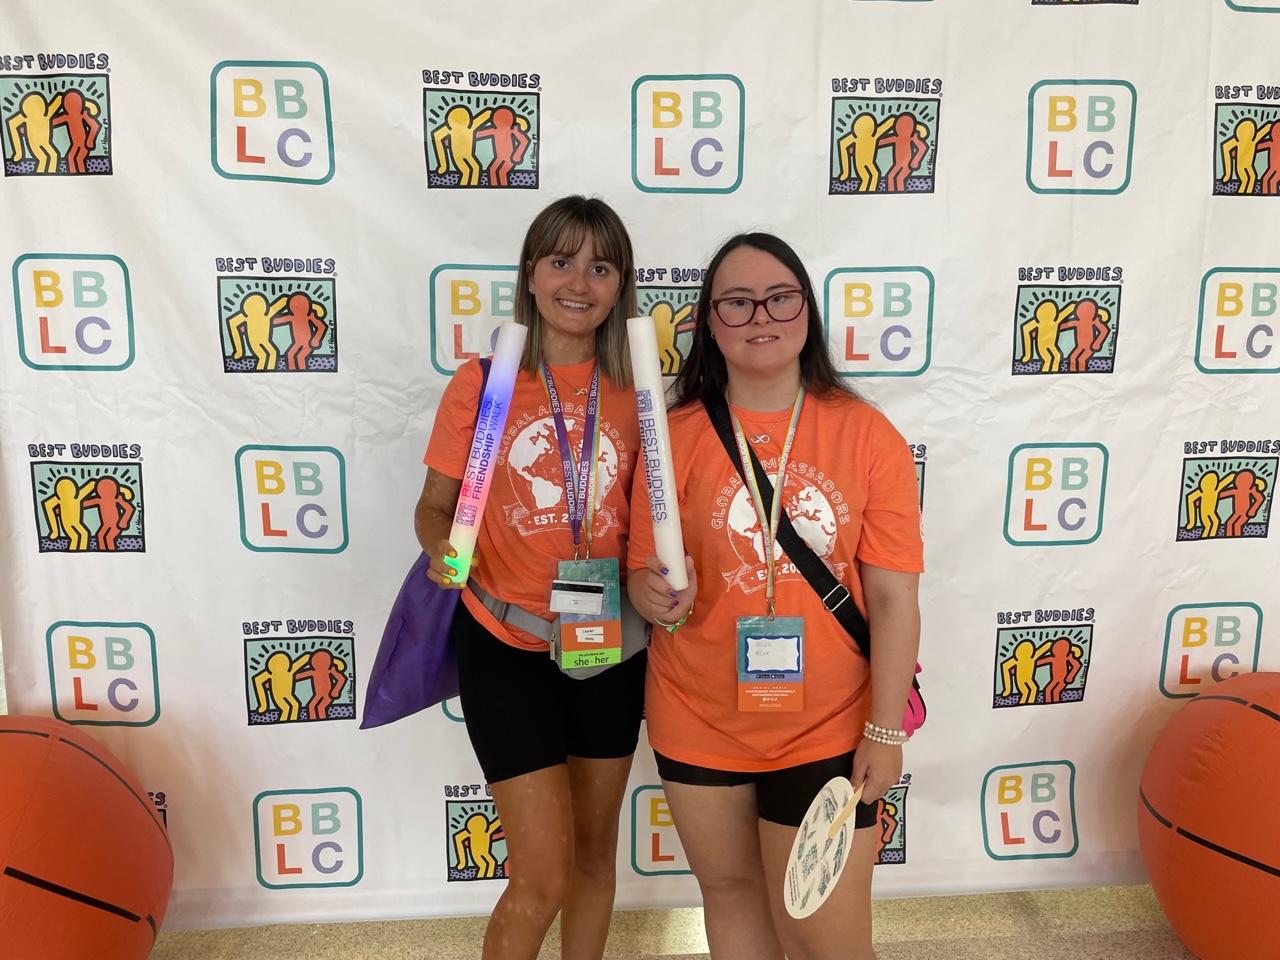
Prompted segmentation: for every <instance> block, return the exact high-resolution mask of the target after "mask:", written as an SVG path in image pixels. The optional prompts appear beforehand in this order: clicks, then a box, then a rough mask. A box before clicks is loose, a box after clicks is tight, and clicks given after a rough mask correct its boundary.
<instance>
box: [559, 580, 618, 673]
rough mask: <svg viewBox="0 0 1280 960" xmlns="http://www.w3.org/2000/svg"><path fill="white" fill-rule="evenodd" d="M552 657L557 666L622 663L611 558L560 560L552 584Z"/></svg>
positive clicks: (598, 665) (563, 667) (616, 599)
mask: <svg viewBox="0 0 1280 960" xmlns="http://www.w3.org/2000/svg"><path fill="white" fill-rule="evenodd" d="M551 612H552V613H554V614H556V615H557V616H556V620H555V623H554V624H553V625H552V630H551V658H552V659H553V660H555V661H556V664H557V665H558V666H559V667H560V669H561V670H564V671H566V672H571V671H573V670H581V669H585V668H587V667H607V666H612V665H613V664H616V663H621V662H622V584H621V580H620V578H619V575H618V560H617V558H616V557H606V558H604V559H602V560H562V561H560V565H559V568H558V570H557V572H556V579H555V580H554V581H553V582H552V585H551Z"/></svg>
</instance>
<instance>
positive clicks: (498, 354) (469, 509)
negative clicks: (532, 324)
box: [437, 321, 529, 583]
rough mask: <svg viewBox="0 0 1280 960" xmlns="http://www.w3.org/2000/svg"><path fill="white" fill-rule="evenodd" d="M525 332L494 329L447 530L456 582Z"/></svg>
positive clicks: (519, 327)
mask: <svg viewBox="0 0 1280 960" xmlns="http://www.w3.org/2000/svg"><path fill="white" fill-rule="evenodd" d="M528 332H529V328H528V327H526V326H524V325H523V324H520V323H515V322H513V321H507V322H506V323H503V324H501V325H500V326H499V327H498V339H497V343H496V344H495V346H494V348H493V364H492V366H490V367H489V379H488V380H487V381H485V386H484V394H483V395H482V396H481V397H480V415H479V416H478V417H477V418H476V435H475V438H474V439H473V440H472V441H471V453H470V455H469V456H468V457H467V470H466V473H464V474H463V475H462V490H461V491H460V492H459V494H458V506H457V509H455V510H454V512H453V527H452V528H451V529H450V530H449V545H450V546H451V547H453V549H454V550H455V551H456V552H457V554H458V555H457V556H456V557H445V558H443V559H444V562H445V564H446V565H447V566H449V568H450V569H451V570H452V576H451V577H450V579H451V580H453V582H455V583H466V582H467V576H468V574H469V573H470V572H471V557H472V554H473V553H474V552H475V546H476V535H477V534H478V533H479V532H480V518H481V517H482V516H483V515H484V505H485V501H487V500H488V499H489V485H490V482H491V481H492V480H493V469H494V466H495V461H496V460H497V457H498V447H499V446H500V445H501V443H502V431H503V430H504V429H506V425H507V414H508V413H509V412H510V410H511V391H512V390H513V389H514V388H515V385H516V374H517V373H519V372H520V357H521V355H522V354H523V353H524V339H525V335H526V334H527V333H528ZM452 412H453V411H449V410H441V411H440V412H439V413H438V414H437V416H449V415H450V414H451V413H452Z"/></svg>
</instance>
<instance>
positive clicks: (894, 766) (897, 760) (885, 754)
mask: <svg viewBox="0 0 1280 960" xmlns="http://www.w3.org/2000/svg"><path fill="white" fill-rule="evenodd" d="M901 779H902V748H901V747H891V746H889V745H888V744H884V743H875V742H874V741H872V740H867V739H863V741H862V742H861V743H859V744H858V749H857V752H856V753H854V755H853V777H852V778H851V781H850V782H852V783H853V789H855V790H857V789H858V787H859V785H861V787H862V796H861V798H860V799H861V802H863V803H875V802H876V801H877V800H879V799H880V798H881V797H883V796H884V795H885V794H886V793H888V791H889V788H890V787H892V786H894V785H895V784H896V783H897V782H898V781H899V780H901Z"/></svg>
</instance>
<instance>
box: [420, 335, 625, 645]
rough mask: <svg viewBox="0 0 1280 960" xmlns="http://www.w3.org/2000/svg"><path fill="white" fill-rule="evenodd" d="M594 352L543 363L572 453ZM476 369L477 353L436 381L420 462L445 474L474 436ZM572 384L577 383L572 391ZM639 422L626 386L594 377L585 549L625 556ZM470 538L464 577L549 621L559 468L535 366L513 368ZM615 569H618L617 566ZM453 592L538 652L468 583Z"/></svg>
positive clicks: (458, 467) (559, 539) (460, 467)
mask: <svg viewBox="0 0 1280 960" xmlns="http://www.w3.org/2000/svg"><path fill="white" fill-rule="evenodd" d="M594 367H595V361H594V360H588V361H586V362H585V363H576V364H565V365H563V366H556V365H552V367H551V372H552V376H553V377H554V378H555V384H556V389H557V391H558V393H559V395H560V403H561V404H562V407H563V409H564V418H565V426H566V427H568V430H569V438H570V439H569V443H570V447H571V449H572V450H573V456H574V461H575V462H576V461H577V458H578V457H579V456H581V454H582V427H583V420H584V418H585V417H586V412H587V411H586V407H587V388H588V387H590V385H591V373H592V370H593V369H594ZM481 378H482V372H481V369H480V361H479V360H470V361H468V362H467V363H465V364H463V365H462V367H461V368H459V370H458V371H457V372H456V373H455V374H454V375H453V379H452V380H450V381H449V385H448V386H447V387H445V391H444V396H443V397H441V398H440V407H439V412H438V413H437V414H436V422H435V425H434V426H433V427H432V429H431V440H430V442H429V443H428V444H427V453H426V456H425V457H424V458H423V462H424V463H425V464H426V465H427V466H428V467H430V468H431V469H432V470H435V471H437V472H439V473H442V474H444V475H445V476H447V477H452V478H453V479H455V480H458V479H461V478H462V475H463V474H464V473H465V472H466V467H467V456H468V455H469V454H470V452H471V441H472V438H473V437H474V436H475V421H476V408H477V406H478V404H479V400H480V382H481ZM578 391H581V392H580V393H579V392H578ZM639 446H640V428H639V425H638V423H637V421H636V400H635V391H634V390H632V389H630V388H622V387H618V386H615V385H614V384H613V383H612V382H611V381H609V380H608V379H607V378H606V377H605V376H604V375H603V374H601V376H600V455H599V457H598V460H597V462H598V470H599V473H598V475H597V478H596V483H597V485H598V492H597V503H598V506H597V508H596V513H595V520H594V522H593V523H592V527H591V529H592V543H591V556H592V557H597V558H602V557H618V558H619V562H620V565H621V564H622V563H624V562H625V558H626V549H627V539H626V538H627V526H628V521H629V519H630V516H631V477H632V473H633V472H634V468H635V460H636V450H637V449H638V448H639ZM492 476H493V480H492V481H491V484H492V485H491V486H490V487H489V499H488V500H487V501H486V503H485V508H484V517H483V519H482V520H481V522H480V531H479V534H478V536H477V538H476V554H477V555H478V556H479V557H480V564H479V565H478V566H477V568H476V570H475V572H474V573H473V574H472V578H473V579H474V580H475V581H476V582H477V583H479V585H480V586H481V587H483V588H484V589H485V590H486V591H488V592H489V593H490V594H492V595H493V596H495V597H497V598H498V599H500V600H505V601H507V602H508V603H514V604H516V605H517V606H520V607H523V608H524V609H525V610H528V611H529V612H530V613H535V614H537V615H538V616H540V617H542V618H544V619H546V620H548V621H550V620H552V619H554V616H555V615H554V614H553V613H551V610H550V609H549V607H548V604H549V603H550V600H551V581H552V580H553V579H554V578H555V576H556V567H557V564H558V563H559V561H561V560H572V559H573V533H572V531H571V528H570V526H569V509H568V501H567V500H566V498H565V491H564V469H563V465H562V463H561V460H560V445H559V443H558V442H557V440H556V425H555V419H554V417H553V416H552V414H551V404H550V403H549V402H548V400H547V394H546V391H545V390H544V389H543V387H542V382H541V380H539V378H538V377H537V375H536V374H530V373H527V372H525V371H524V370H521V371H520V373H519V374H518V375H517V376H516V383H515V389H514V390H513V391H512V395H511V408H510V413H509V415H508V417H507V425H506V429H505V430H504V431H503V435H502V442H501V444H500V445H499V450H498V457H497V461H496V465H495V469H494V471H493V474H492ZM622 573H623V576H624V577H625V570H624V571H622ZM462 600H463V602H464V603H465V604H466V605H467V609H468V610H470V611H471V613H472V614H473V615H474V616H475V617H476V619H477V620H479V621H480V623H481V624H482V625H483V626H484V627H485V628H486V629H487V630H489V631H490V632H491V633H493V634H494V635H495V636H496V637H498V638H499V639H501V640H503V641H504V642H506V643H509V644H511V645H512V646H513V647H519V648H521V649H526V650H544V651H545V650H547V649H548V647H547V644H546V643H545V642H543V641H541V640H538V639H537V638H536V637H534V636H533V635H532V634H530V633H526V632H525V631H523V630H520V629H517V628H514V627H510V626H508V625H507V624H505V623H503V624H500V623H499V622H498V621H497V620H496V619H495V618H494V617H493V615H492V614H490V613H489V611H488V610H486V609H485V608H484V606H483V605H482V604H481V603H480V601H479V600H478V599H477V598H476V597H475V596H474V595H473V594H472V593H471V591H470V590H464V591H463V592H462Z"/></svg>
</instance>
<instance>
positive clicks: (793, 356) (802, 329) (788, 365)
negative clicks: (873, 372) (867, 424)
mask: <svg viewBox="0 0 1280 960" xmlns="http://www.w3.org/2000/svg"><path fill="white" fill-rule="evenodd" d="M802 290H803V287H802V285H801V283H800V281H799V279H798V278H797V277H796V275H795V274H794V273H792V272H791V271H790V270H789V269H787V267H786V266H784V265H783V263H782V261H781V260H779V259H778V258H777V257H775V256H773V255H772V254H769V253H765V252H764V251H763V250H758V249H756V248H755V247H751V246H742V247H738V248H737V249H736V250H734V251H732V252H731V253H729V255H728V256H726V257H725V258H724V260H723V261H721V263H720V266H719V268H718V269H717V270H716V275H715V279H714V280H713V281H712V285H711V298H712V302H713V303H715V302H717V301H723V300H725V298H731V300H730V302H729V303H726V304H722V307H721V310H720V311H716V310H712V312H711V317H710V321H711V329H712V331H713V332H714V333H715V337H716V343H717V344H719V346H720V352H721V353H722V354H723V355H724V360H725V364H726V366H727V367H728V371H729V375H730V377H731V378H732V377H733V376H734V375H739V376H741V375H747V376H750V377H752V378H761V377H769V376H774V375H778V374H782V373H785V372H788V371H789V370H792V369H794V368H796V367H798V365H799V362H800V352H801V351H802V350H803V349H804V344H805V339H806V338H807V336H808V324H809V308H808V306H807V304H806V305H805V306H803V307H801V309H800V312H799V314H798V315H797V316H796V318H795V319H794V320H790V321H786V322H781V321H778V320H774V319H773V318H772V317H771V316H769V314H768V312H767V311H766V309H765V306H764V305H763V304H761V305H758V306H756V307H755V310H754V312H753V313H752V315H751V319H750V320H748V321H747V322H746V323H745V324H743V325H742V326H740V327H733V326H729V325H728V324H726V323H725V322H724V321H723V320H722V319H721V317H720V314H721V313H724V315H726V316H729V315H730V312H731V310H732V309H733V308H734V307H738V308H743V307H747V306H749V303H743V302H741V301H749V300H762V299H765V298H767V297H778V298H780V299H781V298H782V296H783V295H785V294H788V293H794V292H795V291H802ZM778 312H779V315H780V316H783V315H785V312H783V311H778Z"/></svg>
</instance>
